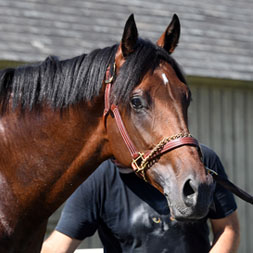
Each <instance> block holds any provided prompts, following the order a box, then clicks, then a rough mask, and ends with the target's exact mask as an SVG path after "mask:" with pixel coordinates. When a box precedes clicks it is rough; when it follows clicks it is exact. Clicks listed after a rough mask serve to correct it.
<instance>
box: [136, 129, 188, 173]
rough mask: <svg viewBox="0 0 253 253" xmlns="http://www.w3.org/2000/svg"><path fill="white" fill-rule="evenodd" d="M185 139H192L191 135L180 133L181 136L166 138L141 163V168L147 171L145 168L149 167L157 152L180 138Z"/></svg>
mask: <svg viewBox="0 0 253 253" xmlns="http://www.w3.org/2000/svg"><path fill="white" fill-rule="evenodd" d="M183 137H192V135H191V134H189V133H179V134H175V135H172V136H169V137H165V138H163V139H162V140H161V141H160V142H159V143H158V144H157V145H156V146H155V147H154V148H153V149H152V150H151V152H150V153H149V155H148V156H146V157H145V158H144V159H143V160H142V162H141V166H140V168H142V169H145V167H146V166H147V165H148V162H149V160H150V158H152V156H153V155H155V154H156V153H157V152H159V150H160V149H162V148H163V147H164V145H165V144H166V143H168V142H170V141H173V140H176V139H179V138H183Z"/></svg>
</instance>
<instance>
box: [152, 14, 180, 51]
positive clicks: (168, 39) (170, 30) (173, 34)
mask: <svg viewBox="0 0 253 253" xmlns="http://www.w3.org/2000/svg"><path fill="white" fill-rule="evenodd" d="M179 37H180V22H179V18H178V16H177V15H176V14H174V16H173V18H172V20H171V22H170V24H169V26H168V27H167V29H166V30H165V32H164V33H163V34H162V36H161V37H160V39H159V40H158V41H157V43H156V44H157V45H158V46H159V47H162V48H164V49H165V50H166V51H167V52H168V53H169V54H171V53H173V51H174V50H175V48H176V47H177V44H178V41H179Z"/></svg>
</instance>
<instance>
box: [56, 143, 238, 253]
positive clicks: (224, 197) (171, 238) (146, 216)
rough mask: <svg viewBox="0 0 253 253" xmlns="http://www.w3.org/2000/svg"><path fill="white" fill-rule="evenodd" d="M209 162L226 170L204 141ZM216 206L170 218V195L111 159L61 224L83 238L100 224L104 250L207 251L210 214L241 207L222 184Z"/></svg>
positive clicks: (221, 214) (216, 215) (72, 201)
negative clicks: (188, 217) (200, 215)
mask: <svg viewBox="0 0 253 253" xmlns="http://www.w3.org/2000/svg"><path fill="white" fill-rule="evenodd" d="M201 147H202V151H203V156H204V163H205V165H206V166H207V167H209V168H210V169H213V170H215V171H217V172H218V173H219V174H221V175H223V176H226V175H225V172H224V168H223V166H222V164H221V162H220V160H219V158H218V157H217V155H216V154H215V153H214V152H213V151H212V150H210V149H209V148H207V147H205V146H203V145H202V146H201ZM214 203H215V207H216V211H214V210H210V212H209V214H208V216H207V217H206V218H204V219H202V220H199V221H196V222H187V223H186V222H179V221H171V220H170V211H169V208H168V204H167V200H166V198H165V197H164V196H163V195H162V194H161V193H160V192H159V191H158V190H156V189H155V188H154V187H153V186H151V185H149V184H148V183H146V182H144V181H143V180H142V179H140V178H138V177H137V176H136V175H135V174H134V173H130V174H123V173H119V170H118V168H117V167H116V166H115V165H114V164H113V163H112V161H110V160H107V161H105V162H104V163H102V164H101V165H100V167H99V168H98V169H97V170H96V171H95V172H94V173H93V174H92V175H91V176H90V177H89V178H88V179H87V180H86V181H85V182H84V183H83V184H82V185H81V186H80V187H79V188H78V189H77V190H76V191H75V192H74V193H73V195H72V196H71V197H70V198H69V199H68V201H67V202H66V205H65V207H64V209H63V211H62V215H61V218H60V220H59V222H58V225H57V227H56V230H58V231H59V232H62V233H64V234H66V235H68V236H70V237H72V238H76V239H79V240H83V239H84V238H86V237H88V236H91V235H93V234H94V233H95V231H96V230H98V233H99V236H100V238H101V241H102V243H103V245H104V251H105V252H108V253H114V252H115V253H119V252H139V253H145V252H151V253H153V252H155V253H160V252H163V253H165V252H173V253H190V252H194V253H196V252H201V253H205V252H208V251H209V249H210V242H209V230H208V225H207V222H206V220H207V219H208V218H212V219H217V218H223V217H226V216H227V215H229V214H230V213H232V212H233V211H234V210H236V203H235V201H234V198H233V195H232V194H231V193H230V192H228V191H227V190H225V189H224V188H222V187H221V186H219V185H217V186H216V190H215V193H214Z"/></svg>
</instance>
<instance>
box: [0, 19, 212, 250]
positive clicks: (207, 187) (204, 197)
mask: <svg viewBox="0 0 253 253" xmlns="http://www.w3.org/2000/svg"><path fill="white" fill-rule="evenodd" d="M179 35H180V23H179V19H178V17H177V16H176V15H174V17H173V19H172V21H171V23H170V25H169V26H168V28H167V29H166V30H165V32H164V33H163V34H162V35H161V37H160V38H159V39H158V41H157V44H156V45H154V44H152V43H151V42H149V41H147V40H143V39H140V38H139V37H138V31H137V28H136V25H135V21H134V17H133V15H131V16H130V17H129V19H128V21H127V22H126V25H125V28H124V32H123V36H122V40H121V42H120V44H117V45H113V46H112V47H107V48H104V49H97V50H94V51H93V52H91V53H90V54H88V55H85V54H84V55H81V56H78V57H75V58H73V59H68V60H63V61H59V60H57V59H56V58H54V57H49V58H47V59H46V60H45V61H44V62H41V63H39V64H37V65H31V66H24V67H20V68H16V69H6V70H3V71H1V72H0V110H1V120H0V140H1V141H0V151H1V155H0V191H1V196H0V252H26V253H29V252H33V253H34V252H39V251H40V247H41V243H42V240H43V236H44V233H45V230H46V224H47V219H48V217H49V216H50V215H51V214H52V213H53V212H54V211H55V210H56V209H57V208H58V207H59V206H60V205H61V204H62V203H63V202H64V201H65V200H66V199H67V198H68V197H69V196H70V194H71V193H72V192H73V191H74V190H75V189H76V188H77V187H78V186H79V185H80V184H81V183H82V182H83V181H84V180H85V179H86V178H87V177H88V176H89V175H90V174H91V173H92V172H93V171H94V170H95V169H96V168H97V167H98V166H99V164H100V163H101V162H103V161H104V160H106V159H109V158H114V159H115V161H117V163H119V164H120V166H122V167H132V168H133V170H134V171H135V172H136V173H137V174H138V176H140V177H142V178H143V179H144V180H146V181H147V182H149V183H150V184H152V185H153V186H154V187H156V188H157V189H158V190H159V191H161V192H162V193H164V194H165V196H166V197H167V200H168V204H169V206H170V211H171V216H172V218H173V219H178V220H193V219H200V218H202V217H204V216H205V215H206V214H207V212H208V209H209V206H210V203H211V201H212V197H211V196H212V191H213V188H214V185H213V182H212V177H211V176H210V175H209V174H207V172H206V170H205V168H204V165H203V163H202V161H201V152H200V150H199V146H198V142H197V141H196V140H195V139H194V138H193V137H192V136H191V135H190V133H189V130H188V126H187V109H188V106H189V103H190V99H191V93H190V90H189V87H188V86H187V85H186V82H185V79H184V76H183V74H182V72H181V71H180V68H179V67H178V65H177V63H176V61H175V60H174V59H173V58H172V57H171V56H170V54H171V53H172V52H173V51H174V49H175V48H176V46H177V44H178V40H179Z"/></svg>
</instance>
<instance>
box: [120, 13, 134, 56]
mask: <svg viewBox="0 0 253 253" xmlns="http://www.w3.org/2000/svg"><path fill="white" fill-rule="evenodd" d="M137 40H138V30H137V27H136V24H135V21H134V15H133V14H131V15H130V16H129V18H128V20H127V22H126V24H125V28H124V32H123V36H122V39H121V43H120V46H121V51H122V54H123V57H127V56H128V55H130V54H131V53H133V52H134V50H135V47H136V44H137Z"/></svg>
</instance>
